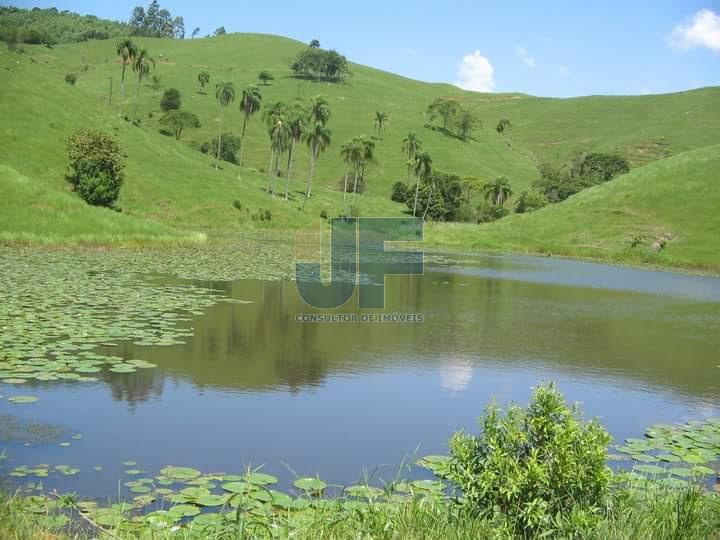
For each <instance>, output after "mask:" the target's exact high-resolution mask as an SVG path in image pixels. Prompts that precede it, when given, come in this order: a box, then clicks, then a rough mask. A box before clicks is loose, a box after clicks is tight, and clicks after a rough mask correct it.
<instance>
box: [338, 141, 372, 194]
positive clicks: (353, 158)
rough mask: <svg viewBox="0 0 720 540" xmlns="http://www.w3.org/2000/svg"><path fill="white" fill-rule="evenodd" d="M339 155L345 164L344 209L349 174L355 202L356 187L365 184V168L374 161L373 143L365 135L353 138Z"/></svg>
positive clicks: (342, 148)
mask: <svg viewBox="0 0 720 540" xmlns="http://www.w3.org/2000/svg"><path fill="white" fill-rule="evenodd" d="M340 155H341V156H342V159H343V161H344V162H345V179H344V181H343V208H345V202H346V200H347V199H346V197H347V192H348V181H349V179H350V174H351V173H352V175H353V188H352V200H355V195H356V194H357V192H358V186H360V185H363V184H364V183H365V172H366V170H367V167H368V166H369V165H370V164H371V163H373V162H374V161H375V142H374V141H372V140H371V139H370V138H368V137H367V136H366V135H360V136H358V137H353V138H352V139H350V140H349V141H347V142H346V143H345V144H343V145H342V147H341V148H340Z"/></svg>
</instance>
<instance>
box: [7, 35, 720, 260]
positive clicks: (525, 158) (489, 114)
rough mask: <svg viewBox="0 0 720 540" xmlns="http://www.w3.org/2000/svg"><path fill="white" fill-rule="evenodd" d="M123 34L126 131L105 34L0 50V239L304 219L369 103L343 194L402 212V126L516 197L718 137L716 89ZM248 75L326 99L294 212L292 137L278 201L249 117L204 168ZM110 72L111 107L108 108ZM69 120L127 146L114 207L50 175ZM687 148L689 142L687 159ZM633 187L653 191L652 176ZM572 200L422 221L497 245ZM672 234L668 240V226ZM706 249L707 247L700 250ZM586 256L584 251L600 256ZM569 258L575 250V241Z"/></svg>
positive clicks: (292, 93)
mask: <svg viewBox="0 0 720 540" xmlns="http://www.w3.org/2000/svg"><path fill="white" fill-rule="evenodd" d="M134 39H135V41H136V42H137V43H138V45H139V46H140V47H144V48H147V49H148V50H149V52H150V53H151V55H152V56H153V57H154V58H155V59H156V60H157V65H156V68H155V70H153V71H152V73H151V77H148V78H147V79H145V80H144V81H143V84H142V86H141V88H140V97H139V100H137V101H136V99H135V95H136V91H137V80H136V77H135V75H134V73H133V72H131V71H129V72H128V75H127V79H126V90H125V100H124V103H123V105H122V110H123V114H126V115H128V116H131V117H135V115H134V112H135V109H136V107H137V118H139V119H141V123H140V125H137V126H136V125H133V124H132V123H130V122H127V121H125V120H123V119H122V118H121V117H120V116H119V114H118V113H119V78H120V70H121V64H120V60H119V59H118V57H117V55H116V53H115V41H114V40H90V41H85V42H82V43H72V44H62V45H56V46H54V47H53V48H47V47H43V46H39V45H25V46H24V47H23V48H24V53H22V54H20V53H18V52H13V51H10V50H2V51H0V70H2V71H3V73H4V74H5V75H4V81H3V84H2V86H0V114H1V115H2V117H3V119H4V122H3V125H2V126H1V127H0V164H1V165H2V167H0V182H2V183H3V185H4V186H8V189H7V190H6V191H7V193H8V196H6V197H3V200H2V202H0V205H1V206H2V209H3V212H2V217H0V231H1V232H0V238H1V239H4V240H5V241H28V242H50V243H57V242H61V243H67V242H70V243H76V242H83V243H85V242H90V243H135V242H146V241H155V240H157V239H159V238H161V239H163V240H164V241H167V240H172V241H178V240H191V241H195V240H197V239H199V238H200V236H199V234H198V233H205V234H207V235H209V236H210V237H213V236H226V235H232V234H235V233H237V232H241V231H244V230H247V229H266V228H273V229H280V230H287V229H295V228H299V227H304V226H306V225H308V224H309V223H311V222H314V221H316V220H317V219H318V217H319V216H320V214H321V213H325V214H327V215H328V216H333V215H337V214H338V212H339V211H340V208H341V204H342V202H341V201H342V192H341V191H342V190H341V189H340V185H341V181H342V178H343V175H344V171H345V166H344V164H343V162H342V160H341V157H340V146H341V144H342V143H343V142H345V141H347V140H348V139H350V138H352V137H354V136H357V135H361V134H365V135H368V136H371V135H373V132H374V126H373V121H374V115H375V112H376V111H384V112H387V113H388V115H389V120H388V123H387V127H386V130H385V132H384V133H383V134H382V137H381V138H379V137H377V138H376V141H375V142H376V160H375V163H374V164H372V165H371V166H370V168H369V170H368V175H367V185H366V190H365V192H364V193H363V194H362V195H360V196H358V197H357V200H356V201H355V206H357V207H358V208H359V212H360V213H361V215H365V216H372V215H384V216H392V215H402V213H403V212H404V211H405V207H404V205H401V204H397V203H394V202H392V201H390V192H391V187H392V185H393V183H395V182H396V181H398V180H403V181H404V180H405V179H406V178H407V169H406V163H405V159H406V158H405V156H404V155H403V152H402V151H401V146H402V141H403V138H404V137H405V136H406V135H407V133H408V131H411V130H412V131H416V132H417V134H418V136H419V138H420V139H421V140H422V142H423V147H424V148H425V149H426V150H427V151H428V152H430V153H431V155H432V158H433V165H434V167H435V168H437V169H439V170H441V171H446V172H451V173H454V174H457V175H459V176H474V177H477V178H479V179H480V180H492V179H494V178H496V177H497V176H500V175H504V176H506V177H507V178H508V179H509V180H510V182H511V184H512V187H513V190H514V192H515V193H516V194H517V193H519V192H520V191H522V190H523V189H526V188H528V187H529V186H530V185H531V184H532V182H533V181H535V180H537V179H538V178H539V172H538V167H539V166H540V164H542V163H545V162H555V163H561V162H564V161H566V160H568V159H570V158H571V157H573V156H574V155H575V154H576V153H577V152H579V151H607V152H617V153H620V154H621V155H624V156H626V157H627V159H628V160H629V162H630V163H631V165H632V166H633V170H632V171H631V173H630V174H629V175H627V178H628V179H629V180H627V179H626V180H624V182H633V181H634V179H637V178H640V177H642V178H646V176H647V175H653V174H655V173H657V172H658V170H657V169H652V168H651V169H648V172H642V171H643V170H644V169H645V167H646V166H647V165H648V164H653V163H654V162H656V161H657V160H664V159H666V158H668V157H672V156H678V155H684V154H683V153H684V152H688V151H690V150H694V149H698V148H703V147H710V146H711V145H713V144H717V143H718V142H720V112H719V111H720V89H719V88H705V89H699V90H693V91H688V92H682V93H677V94H669V95H648V96H631V97H630V96H591V97H583V98H572V99H553V98H539V97H533V96H528V95H524V94H478V93H474V92H466V91H463V90H460V89H458V88H456V87H454V86H451V85H447V84H429V83H424V82H420V81H415V80H411V79H407V78H404V77H400V76H397V75H393V74H391V73H387V72H383V71H380V70H377V69H373V68H369V67H365V66H361V65H357V64H351V65H350V69H351V72H352V75H351V76H350V77H349V78H348V79H347V80H346V81H345V82H342V83H330V82H317V81H311V80H303V79H298V78H294V77H293V76H292V73H291V71H290V69H289V67H288V66H289V64H290V62H291V60H292V59H293V58H294V57H295V55H296V54H297V53H298V52H299V51H301V50H303V49H304V48H306V44H303V43H299V42H297V41H295V40H292V39H288V38H282V37H277V36H269V35H260V34H229V35H224V36H217V37H213V38H203V39H193V40H190V39H186V40H179V39H155V38H134ZM262 70H267V71H269V72H271V73H272V74H273V75H274V77H275V79H274V81H272V83H271V84H268V85H260V86H259V88H260V91H261V93H262V96H263V104H267V103H269V102H272V101H275V100H282V101H284V102H286V103H292V102H293V101H294V100H296V99H300V100H308V99H310V98H311V97H313V96H315V95H317V94H323V95H325V96H327V98H328V101H329V104H330V109H331V111H332V116H331V118H330V121H329V123H328V127H329V128H330V129H331V131H332V144H331V146H330V148H329V149H328V150H327V151H326V152H325V153H324V154H322V155H321V156H320V159H319V162H318V166H317V177H316V180H315V182H314V184H315V186H316V194H315V196H314V197H313V198H312V199H311V200H310V202H309V203H308V205H307V208H306V209H305V210H304V211H303V210H301V209H300V207H301V206H302V205H301V199H302V192H303V189H304V181H305V178H306V177H307V170H308V151H307V148H306V146H305V145H304V144H303V145H301V148H299V149H298V152H297V155H296V163H295V166H294V170H295V175H294V180H293V182H292V186H291V195H292V197H291V199H292V200H291V201H289V202H285V201H282V200H281V198H276V199H274V198H272V197H270V196H268V195H267V194H266V193H265V192H264V190H263V189H264V187H265V186H266V185H267V175H266V174H264V171H265V170H266V169H267V168H268V160H269V156H270V150H269V139H268V135H267V132H266V127H265V125H264V123H263V122H262V120H261V118H260V117H259V116H256V117H254V118H253V119H252V120H251V121H250V123H249V124H248V132H247V133H248V135H247V140H246V148H245V151H244V157H245V159H244V164H243V165H244V166H243V167H242V168H240V167H238V166H236V165H232V164H230V163H225V162H223V163H222V164H221V170H219V171H216V170H214V160H213V159H212V158H211V156H208V155H206V154H202V153H201V152H199V151H198V149H199V148H200V146H201V145H202V144H203V143H206V142H209V141H211V140H212V138H213V137H215V136H216V134H217V129H218V119H219V107H218V104H217V101H216V99H215V96H214V88H215V84H216V83H218V82H221V81H229V82H232V83H234V85H235V87H236V89H237V90H238V91H239V90H240V89H242V88H244V87H245V86H247V85H249V84H258V73H259V72H260V71H262ZM200 71H207V72H208V73H209V74H210V77H211V79H210V84H209V86H206V87H205V89H202V88H201V86H200V84H199V83H198V81H197V76H198V73H199V72H200ZM68 73H74V74H76V76H77V82H76V84H75V85H70V84H66V83H65V82H64V81H63V79H64V77H65V75H66V74H68ZM153 76H154V77H155V78H153ZM111 78H112V84H113V96H112V99H113V104H112V106H110V105H108V98H109V95H108V94H109V89H110V82H111ZM167 88H177V89H178V90H180V92H181V95H182V108H183V110H187V111H190V112H192V113H194V114H196V115H197V116H198V118H199V119H200V121H201V124H202V127H201V128H199V129H188V130H186V131H185V132H184V134H183V137H182V140H181V141H176V140H174V138H172V137H167V136H164V135H162V134H160V133H159V131H158V129H159V127H160V124H159V118H160V117H161V114H162V113H161V111H160V106H159V103H160V98H161V96H162V94H163V92H164V91H165V90H166V89H167ZM438 97H449V98H453V99H456V100H458V101H459V102H461V103H462V104H463V105H464V106H466V107H467V108H468V109H470V110H472V111H473V112H474V113H475V114H476V115H477V116H478V118H479V119H480V120H481V121H482V128H481V129H478V130H477V131H476V132H475V133H474V134H473V135H472V137H471V138H470V139H469V140H467V141H463V140H460V139H458V138H456V137H450V136H447V135H445V134H443V133H442V132H440V131H438V130H433V129H429V128H428V127H426V124H427V122H428V121H427V118H426V115H425V111H426V109H427V107H428V105H429V104H430V103H431V102H432V101H433V100H434V99H436V98H438ZM502 118H507V119H509V120H510V121H511V123H512V127H511V128H510V129H509V130H507V131H506V132H505V133H504V134H502V135H500V134H498V133H497V132H496V131H495V129H494V127H495V125H496V124H497V122H498V121H499V120H500V119H502ZM223 125H224V127H225V129H226V130H229V131H232V132H233V133H234V134H236V135H237V134H239V133H240V131H241V126H242V115H241V113H240V111H239V110H238V104H237V101H236V102H235V103H234V104H233V105H231V106H230V107H228V109H227V110H226V111H225V114H224V120H223ZM80 127H92V128H96V129H102V130H104V131H107V132H111V133H113V134H114V135H116V137H117V139H118V141H119V143H120V144H121V146H122V148H123V150H124V152H125V154H126V156H127V158H126V164H127V169H126V176H127V181H126V184H125V186H124V187H123V190H122V192H121V197H120V201H119V206H120V207H121V208H122V213H119V214H118V213H115V212H112V211H110V210H104V209H98V208H90V207H88V206H86V205H84V203H82V201H80V200H79V198H78V197H77V196H76V195H75V194H72V193H70V192H69V190H68V185H67V183H66V182H65V180H64V174H65V170H66V167H67V157H66V152H65V142H66V139H67V137H68V136H69V135H70V134H71V133H72V132H73V131H75V130H76V129H78V128H80ZM716 148H717V147H715V150H714V151H716ZM708 151H709V152H712V150H708ZM698 155H699V154H693V153H690V154H688V157H687V159H689V160H692V159H695V158H696V157H698ZM660 163H662V162H660ZM701 163H705V162H701ZM699 167H700V169H698V170H697V171H696V172H697V174H699V175H701V176H702V175H703V174H705V173H704V172H703V171H708V173H707V174H710V170H709V169H707V168H703V167H706V165H699ZM715 178H717V176H715ZM618 180H620V179H618ZM616 181H617V180H615V181H613V182H612V183H614V182H616ZM698 181H699V182H701V183H703V182H705V184H706V187H707V189H708V190H712V189H716V186H715V185H714V184H713V182H712V177H711V176H708V177H707V178H705V179H702V178H699V179H698ZM280 182H281V183H282V182H284V179H280ZM647 183H648V189H649V190H650V191H652V190H653V189H654V186H653V185H652V184H653V182H652V179H650V180H647ZM705 184H704V185H705ZM602 187H603V189H596V190H593V192H598V193H600V194H601V195H600V196H603V195H602V194H604V193H606V192H608V193H611V192H612V191H608V190H611V188H612V186H610V185H608V186H602ZM581 196H582V197H581ZM587 196H589V195H587V194H585V193H581V194H580V195H577V196H575V197H572V198H571V199H576V198H578V197H580V200H583V199H584V198H586V197H587ZM577 204H578V203H573V202H572V201H571V200H569V201H566V202H564V203H561V204H558V205H553V206H552V207H549V208H546V209H544V210H542V211H541V212H540V213H538V217H537V218H535V216H511V217H509V218H506V219H505V220H502V221H501V222H498V223H495V224H491V225H480V226H477V225H454V224H434V225H433V226H432V227H431V228H430V230H429V240H430V241H431V242H433V243H442V244H444V243H446V242H447V243H450V244H453V245H458V244H461V245H465V246H477V247H493V248H498V247H502V246H501V244H503V245H504V244H505V239H504V238H503V237H502V234H503V231H509V230H513V231H515V230H516V229H515V227H516V226H515V225H514V224H515V223H519V222H523V223H524V222H525V221H528V222H529V223H532V222H533V221H532V220H533V219H540V217H541V216H555V215H558V216H559V215H566V214H565V213H566V212H569V210H563V208H564V207H569V208H575V207H576V206H577ZM608 204H610V202H609V201H608ZM633 204H634V203H633ZM683 204H685V205H686V206H685V207H683V211H684V212H686V213H687V214H688V215H695V216H697V215H698V212H696V211H694V209H693V208H694V205H695V204H696V200H695V199H693V198H687V200H686V201H685V202H684V203H683ZM237 207H239V208H240V209H238V208H237ZM266 210H267V211H269V212H270V213H271V215H272V219H271V220H270V221H265V220H260V219H259V217H258V216H260V214H261V213H262V212H264V211H266ZM702 211H703V212H704V211H705V209H704V208H703V209H702ZM568 215H569V214H568ZM543 219H548V220H550V219H555V218H554V217H547V218H543ZM568 219H569V218H568ZM506 223H507V224H506ZM582 223H583V222H582V221H578V222H570V226H572V227H578V228H582V227H583V225H582ZM662 225H663V224H662V223H658V224H657V226H658V227H661V226H662ZM644 226H645V224H643V223H638V224H637V226H636V227H632V226H630V224H628V225H627V226H626V225H623V228H628V229H638V230H640V229H643V227H644ZM678 227H680V228H682V227H684V225H683V224H678ZM676 228H677V227H676ZM457 230H462V231H463V232H462V234H457V233H456V231H457ZM491 231H492V232H491ZM533 233H536V234H541V232H540V231H533ZM675 233H676V234H677V235H678V237H680V236H683V231H682V230H677V231H675ZM476 234H477V236H476ZM518 234H520V233H518ZM588 234H589V233H588ZM535 237H536V236H535ZM483 239H488V240H483ZM490 239H492V240H490ZM586 240H588V242H592V241H593V239H592V238H590V239H586ZM544 242H545V244H542V243H541V244H542V245H548V246H549V245H555V243H557V242H556V241H555V239H552V238H550V237H547V238H546V239H545V240H544ZM535 244H537V242H535ZM537 245H540V244H537ZM675 245H676V244H673V243H672V242H671V243H670V244H668V249H667V252H668V256H667V260H666V261H663V262H667V263H669V264H681V265H683V266H685V265H687V264H688V261H687V260H686V259H685V258H683V257H680V258H678V259H675V258H673V257H672V256H671V255H670V252H671V251H672V250H674V249H675V247H674V246H675ZM511 246H513V247H521V248H523V249H531V246H530V245H529V243H526V245H524V246H521V245H520V243H518V242H517V240H515V241H512V242H511V241H510V239H509V238H508V242H507V247H508V248H510V249H512V247H511ZM574 249H575V248H574V247H572V245H570V244H569V247H568V248H567V250H564V251H572V252H573V253H574V251H573V250H574ZM532 250H533V251H535V249H532ZM708 250H709V251H712V249H711V248H710V247H708ZM564 251H563V250H558V251H557V252H564ZM596 251H597V253H595V252H593V255H599V256H602V255H603V253H604V251H603V250H596ZM573 253H568V254H573ZM577 254H586V253H585V252H584V251H582V250H581V252H578V253H577ZM613 256H614V255H613ZM690 258H692V256H690ZM713 260H714V259H713V258H712V256H711V255H710V256H708V257H706V258H705V259H703V262H702V265H709V266H713V265H715V266H717V267H720V261H716V262H713ZM690 263H692V261H690ZM698 263H699V264H700V262H699V261H698Z"/></svg>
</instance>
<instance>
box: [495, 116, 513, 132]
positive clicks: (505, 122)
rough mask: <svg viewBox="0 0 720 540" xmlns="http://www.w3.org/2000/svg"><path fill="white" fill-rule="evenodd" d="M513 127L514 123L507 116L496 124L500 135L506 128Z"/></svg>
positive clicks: (496, 129)
mask: <svg viewBox="0 0 720 540" xmlns="http://www.w3.org/2000/svg"><path fill="white" fill-rule="evenodd" d="M511 127H512V124H511V123H510V120H508V119H507V118H502V119H501V120H500V121H499V122H498V123H497V126H495V131H497V132H498V133H499V134H500V135H502V134H503V133H505V131H506V130H508V129H510V128H511Z"/></svg>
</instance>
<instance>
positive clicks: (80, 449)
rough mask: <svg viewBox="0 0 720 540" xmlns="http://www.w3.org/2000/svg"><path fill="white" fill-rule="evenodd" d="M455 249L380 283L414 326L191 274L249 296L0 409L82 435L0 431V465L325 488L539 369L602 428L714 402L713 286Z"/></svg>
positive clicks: (707, 408)
mask: <svg viewBox="0 0 720 540" xmlns="http://www.w3.org/2000/svg"><path fill="white" fill-rule="evenodd" d="M460 258H461V259H463V262H462V263H456V264H454V265H428V266H427V267H426V273H425V275H424V276H416V277H407V276H395V277H390V278H388V280H387V289H386V310H385V311H386V312H398V313H421V314H423V316H424V322H423V323H411V324H392V323H386V324H372V323H364V324H363V323H346V324H343V323H336V324H333V323H325V324H314V323H303V324H301V323H298V322H296V315H297V314H299V313H311V312H312V310H311V309H310V308H309V307H307V306H306V305H305V304H303V302H302V300H301V299H300V298H299V296H298V294H297V291H296V288H295V284H294V283H292V282H280V281H275V282H265V281H257V280H243V281H237V282H231V283H227V282H194V283H195V284H199V285H202V286H206V287H211V288H214V289H220V290H222V291H223V292H224V293H225V294H226V295H227V296H229V297H232V298H235V299H240V300H245V301H247V302H248V303H243V304H229V303H221V304H218V305H215V306H214V307H211V308H209V309H208V310H207V311H206V312H205V313H204V314H203V315H202V316H198V317H196V318H195V319H194V320H193V321H192V323H191V326H192V327H193V329H194V337H193V338H192V339H190V340H188V341H187V343H186V344H185V345H178V346H172V347H137V346H133V345H132V344H123V345H122V346H120V347H118V348H114V349H107V352H112V353H113V354H120V355H122V356H125V357H126V358H143V359H146V360H149V361H151V362H154V363H156V364H158V365H159V368H158V369H156V370H141V371H139V372H137V373H133V374H110V373H108V374H106V375H104V378H103V380H102V381H101V382H98V383H96V384H83V385H78V384H63V383H60V384H58V383H53V384H45V385H37V386H35V387H33V388H32V393H33V395H37V396H39V397H40V398H41V401H40V402H39V403H38V404H36V405H33V406H14V405H10V404H8V403H7V402H5V401H2V402H0V414H12V415H14V416H15V417H17V419H18V420H19V421H21V422H25V421H27V422H41V423H44V424H50V425H53V426H59V427H61V428H62V429H63V430H64V431H65V433H66V434H65V435H64V436H63V437H61V439H60V440H68V441H70V440H71V439H70V435H72V434H75V433H80V434H82V436H83V438H82V439H81V440H72V444H71V446H70V447H67V448H65V447H59V446H58V441H53V442H47V443H37V444H33V445H31V446H29V447H26V446H23V444H22V443H20V442H12V441H0V450H2V449H3V448H5V449H6V452H7V454H8V460H7V462H6V463H5V466H6V467H7V466H10V467H13V466H16V465H23V464H24V465H33V464H37V463H49V464H52V465H57V464H67V465H71V466H77V467H79V468H80V469H81V471H82V472H81V473H80V474H78V475H77V476H74V477H68V478H65V477H63V478H61V479H57V478H48V479H45V480H44V484H45V486H46V487H48V488H56V487H57V488H59V489H63V490H65V489H67V490H73V491H77V492H79V493H81V494H83V495H92V496H116V495H117V493H118V485H119V484H122V482H124V481H126V480H128V478H127V477H126V476H124V475H123V471H124V469H125V468H126V467H123V466H122V462H123V461H126V460H133V461H136V462H137V463H138V467H139V468H142V469H144V470H146V471H147V472H148V475H153V474H157V471H158V470H159V469H160V468H162V467H163V466H165V465H168V464H172V465H184V466H191V467H195V468H198V469H201V470H203V471H204V472H216V471H225V472H242V470H243V469H244V468H245V466H247V465H253V466H255V465H260V464H264V470H265V471H266V472H269V473H271V474H275V475H277V476H280V477H281V478H282V479H283V482H284V486H287V485H288V483H289V480H290V479H291V478H292V473H291V472H290V470H289V468H291V469H292V470H293V471H295V472H297V473H298V474H301V475H315V474H316V473H317V474H319V475H320V476H321V477H322V478H323V479H324V480H326V481H328V482H330V483H338V484H349V483H353V482H355V481H357V480H358V479H359V478H360V477H361V476H362V475H363V471H367V472H368V473H369V474H373V473H374V474H375V477H376V478H385V479H389V478H390V477H392V476H393V475H394V474H395V473H396V471H397V470H398V467H399V465H400V464H401V462H402V461H403V459H404V458H409V457H411V456H412V455H413V454H414V453H415V452H416V451H417V453H418V454H419V455H424V454H430V453H443V452H446V451H447V446H446V442H447V440H448V438H449V437H450V435H451V434H452V433H453V432H454V431H455V430H457V429H460V428H466V429H474V428H475V426H476V418H477V417H478V416H479V415H480V413H481V412H482V409H483V407H484V406H485V405H486V404H487V403H488V401H489V400H490V399H492V398H493V397H494V398H496V399H497V400H498V401H499V402H501V403H507V402H508V401H509V400H515V401H519V402H522V403H525V402H526V401H527V399H528V397H529V396H530V393H531V387H532V386H533V385H536V384H538V383H539V382H541V381H550V380H553V381H557V382H558V383H559V386H560V389H561V390H562V391H563V392H564V393H565V394H566V396H567V397H568V399H569V400H571V401H580V402H582V404H583V406H584V410H585V412H586V413H587V415H588V416H599V417H600V418H601V419H602V421H603V422H604V424H605V425H606V426H607V427H608V428H609V429H610V430H611V432H612V433H613V435H614V436H615V437H616V439H621V438H625V437H628V436H639V435H641V434H642V432H643V430H644V428H645V427H647V426H648V425H650V424H652V423H656V422H665V423H669V422H675V421H682V420H686V419H690V418H702V417H707V416H713V415H718V414H720V368H719V367H718V365H719V364H720V333H719V332H718V329H720V279H716V278H705V277H695V276H684V275H680V274H671V273H659V272H647V271H638V270H631V269H623V268H615V267H608V266H602V265H594V264H586V263H577V262H571V261H563V260H557V259H542V258H530V257H513V258H507V257H473V256H470V255H468V256H461V257H460ZM156 279H158V281H167V280H165V279H163V278H156ZM340 311H341V312H344V313H352V312H355V311H357V310H356V308H355V307H354V306H353V305H352V304H351V305H348V306H345V307H344V308H342V309H341V310H340ZM26 386H30V384H28V385H26ZM93 465H101V466H103V468H104V470H103V471H102V472H95V471H93V470H92V466H93ZM413 474H422V473H418V472H417V471H416V472H415V473H413Z"/></svg>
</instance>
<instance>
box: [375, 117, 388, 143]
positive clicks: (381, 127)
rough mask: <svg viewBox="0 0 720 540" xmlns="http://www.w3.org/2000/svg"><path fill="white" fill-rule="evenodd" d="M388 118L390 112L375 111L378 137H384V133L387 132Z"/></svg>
mask: <svg viewBox="0 0 720 540" xmlns="http://www.w3.org/2000/svg"><path fill="white" fill-rule="evenodd" d="M388 118H389V116H388V113H386V112H382V111H375V131H377V134H378V137H382V134H383V133H384V132H385V126H386V124H387V121H388Z"/></svg>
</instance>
